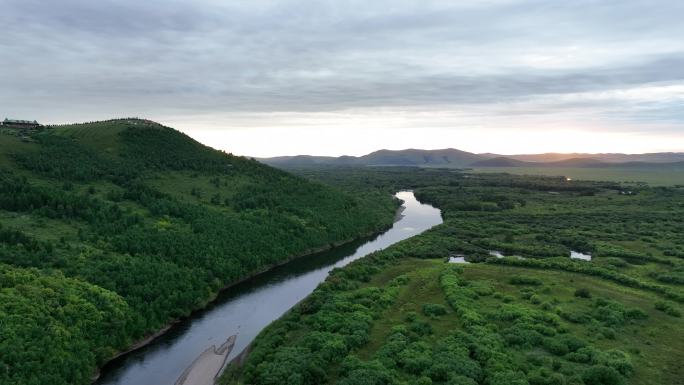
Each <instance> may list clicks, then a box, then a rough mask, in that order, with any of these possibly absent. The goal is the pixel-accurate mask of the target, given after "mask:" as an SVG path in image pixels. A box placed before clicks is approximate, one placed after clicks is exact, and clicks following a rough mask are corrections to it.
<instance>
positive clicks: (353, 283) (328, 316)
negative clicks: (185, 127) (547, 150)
mask: <svg viewBox="0 0 684 385" xmlns="http://www.w3.org/2000/svg"><path fill="white" fill-rule="evenodd" d="M334 171H335V172H330V169H327V170H315V169H307V170H302V171H301V173H303V174H305V175H307V176H308V177H309V178H313V179H318V180H324V181H326V182H327V183H330V184H334V185H339V186H345V188H347V189H349V190H358V191H363V190H375V189H379V190H383V189H387V190H392V189H395V188H414V192H415V194H416V196H417V197H418V198H419V199H420V200H421V201H423V202H429V203H432V204H433V205H435V206H437V207H439V208H440V209H442V213H443V217H444V223H443V224H441V225H439V226H436V227H434V228H433V229H431V230H428V231H427V232H425V233H423V234H421V235H418V236H415V237H413V238H410V239H408V240H405V241H402V242H400V243H398V244H396V245H394V246H392V247H390V248H388V249H386V250H384V251H381V252H378V253H374V254H372V255H371V256H368V257H366V258H364V259H362V260H359V261H357V262H354V263H352V264H350V265H349V266H347V267H344V268H341V269H336V270H334V271H333V272H332V274H331V276H330V277H328V279H327V280H326V282H325V283H324V284H322V285H321V286H319V288H318V289H317V290H316V291H314V293H313V294H312V295H311V296H310V297H309V298H308V299H307V300H305V301H303V302H302V303H301V304H299V305H298V306H297V307H295V308H294V309H293V310H292V311H290V312H289V313H288V314H287V315H286V316H284V317H283V318H282V319H280V320H279V321H277V322H275V323H273V324H272V325H271V326H269V328H267V329H265V330H264V332H262V333H261V335H260V336H259V337H258V338H257V339H256V340H255V342H254V344H253V348H252V351H251V353H250V354H249V356H248V357H247V359H246V361H245V363H244V365H242V366H233V367H231V369H230V370H228V371H227V372H226V375H225V376H224V378H223V379H222V381H223V383H225V384H254V385H276V384H285V383H286V384H292V385H313V384H317V385H318V384H343V385H389V384H401V385H403V384H406V385H408V384H421V385H429V384H435V385H436V384H440V385H512V384H513V385H551V384H553V385H564V384H576V385H583V384H584V385H602V384H603V385H620V384H654V385H656V384H681V383H682V378H684V371H683V369H682V368H683V367H682V365H681V362H682V360H683V359H684V350H683V349H682V348H683V347H684V334H682V330H684V320H683V318H682V313H683V311H684V309H683V304H684V237H683V236H682V234H684V221H682V218H684V189H683V188H681V187H649V186H647V185H643V184H638V185H637V184H634V185H625V184H618V183H604V182H582V181H568V180H566V179H565V178H551V177H521V176H512V175H505V174H484V175H480V174H462V173H459V172H455V171H453V170H426V169H400V168H387V169H360V168H340V169H336V170H334ZM450 262H451V263H450Z"/></svg>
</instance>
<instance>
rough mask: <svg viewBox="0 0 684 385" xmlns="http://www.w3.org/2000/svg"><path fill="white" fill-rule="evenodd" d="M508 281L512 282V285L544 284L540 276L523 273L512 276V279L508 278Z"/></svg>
mask: <svg viewBox="0 0 684 385" xmlns="http://www.w3.org/2000/svg"><path fill="white" fill-rule="evenodd" d="M508 283H510V284H511V285H532V286H540V285H542V284H543V282H542V281H541V279H539V278H534V277H526V276H523V275H520V276H517V277H512V278H511V279H509V280H508Z"/></svg>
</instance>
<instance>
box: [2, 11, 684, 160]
mask: <svg viewBox="0 0 684 385" xmlns="http://www.w3.org/2000/svg"><path fill="white" fill-rule="evenodd" d="M683 15H684V1H680V0H671V1H663V0H643V1H632V0H602V1H584V0H573V1H554V0H531V1H527V0H477V1H476V0H473V1H453V0H449V1H432V0H372V1H369V0H363V1H361V0H359V1H347V0H299V1H294V0H281V1H266V0H263V1H262V0H249V1H246V0H239V1H231V0H97V1H95V0H49V1H46V0H0V52H1V54H0V115H5V116H7V117H10V118H18V119H38V120H39V121H41V122H46V123H62V122H78V121H89V120H96V119H107V118H112V117H126V116H139V117H145V118H149V119H153V120H157V121H160V122H162V123H165V124H167V125H170V126H172V127H174V128H177V129H180V130H182V131H184V132H186V133H187V134H189V135H191V136H193V137H195V138H196V139H198V140H200V141H202V142H204V143H206V144H208V145H211V146H213V147H216V148H220V149H224V150H227V151H231V152H234V153H237V154H243V155H254V156H272V155H292V154H300V153H306V154H321V155H322V154H328V155H341V154H350V155H360V154H364V153H367V152H370V151H373V150H377V149H380V148H391V149H401V148H408V147H413V148H445V147H454V148H459V149H462V150H467V151H474V152H499V153H509V154H510V153H521V152H545V151H565V152H568V151H581V152H652V151H684V22H682V17H683Z"/></svg>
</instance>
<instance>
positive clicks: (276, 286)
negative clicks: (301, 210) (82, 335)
mask: <svg viewBox="0 0 684 385" xmlns="http://www.w3.org/2000/svg"><path fill="white" fill-rule="evenodd" d="M396 196H397V197H398V198H399V199H401V200H403V201H404V204H403V207H404V210H403V212H402V216H401V218H400V219H399V220H398V221H396V222H395V223H394V225H393V226H392V228H391V229H389V230H387V231H386V232H384V233H382V234H380V235H378V236H375V237H371V238H366V239H361V240H358V241H355V242H352V243H348V244H345V245H342V246H339V247H336V248H334V249H331V250H329V251H326V252H323V253H319V254H314V255H310V256H307V257H302V258H298V259H295V260H293V261H292V262H289V263H287V264H285V265H282V266H279V267H276V268H274V269H272V270H269V271H268V272H265V273H263V274H260V275H258V276H256V277H254V278H251V279H249V280H247V281H245V282H242V283H240V284H238V285H235V286H233V287H231V288H229V289H227V290H225V291H224V292H222V293H221V294H220V295H219V297H218V298H217V300H216V301H215V302H214V303H213V304H212V305H210V306H209V307H208V308H206V309H204V310H202V311H200V312H198V313H196V314H195V315H193V316H192V317H190V318H188V319H185V320H183V321H182V322H180V323H178V324H177V325H175V326H174V327H173V328H171V330H169V331H168V332H167V333H166V334H164V335H163V336H161V337H159V338H157V339H156V340H154V341H153V342H152V343H150V344H149V345H147V346H145V347H143V348H141V349H139V350H136V351H134V352H131V353H128V354H126V355H124V356H121V357H119V358H118V359H116V360H114V361H112V362H110V363H109V364H107V365H106V366H105V367H104V368H103V369H102V373H101V376H100V378H99V380H98V381H97V382H96V384H98V385H173V383H174V382H175V381H176V379H178V377H179V376H180V375H181V374H182V373H183V370H184V369H185V368H187V367H188V366H189V365H190V364H192V362H193V361H194V360H195V358H197V357H198V356H199V355H200V354H201V353H202V352H203V351H204V350H205V349H207V348H208V347H210V346H211V345H216V346H219V345H221V344H222V343H223V342H224V341H226V339H227V338H228V337H229V336H231V335H234V334H237V340H236V342H235V348H234V349H233V351H232V352H231V354H230V356H228V361H230V360H231V359H233V357H235V356H236V355H238V354H239V353H240V352H241V351H242V350H243V349H244V348H245V347H246V346H247V345H249V343H250V342H252V340H253V339H254V337H256V335H257V334H258V333H259V332H260V331H261V330H262V329H263V328H265V327H266V326H267V325H268V324H270V323H271V322H273V321H274V320H276V319H278V318H279V317H280V316H281V315H283V314H284V313H285V312H286V311H287V310H289V309H290V308H291V307H292V306H294V305H296V304H297V303H298V302H299V301H301V300H302V299H303V298H304V297H306V296H307V295H309V294H310V293H311V292H312V291H313V290H314V289H315V288H316V286H318V284H319V283H321V282H322V281H323V280H324V279H325V277H327V275H328V272H329V271H330V270H332V269H333V268H335V267H341V266H344V265H346V264H348V263H350V262H352V261H354V260H356V259H359V258H361V257H363V256H365V255H368V254H370V253H372V252H374V251H377V250H381V249H384V248H386V247H387V246H390V245H392V244H393V243H396V242H399V241H401V240H403V239H406V238H409V237H412V236H414V235H416V234H419V233H422V232H423V231H425V230H427V229H429V228H431V227H433V226H435V225H437V224H440V223H442V217H441V214H440V211H439V210H438V209H436V208H434V207H432V206H430V205H426V204H422V203H420V202H418V201H417V200H416V198H415V197H414V196H413V193H412V192H410V191H401V192H399V193H397V194H396Z"/></svg>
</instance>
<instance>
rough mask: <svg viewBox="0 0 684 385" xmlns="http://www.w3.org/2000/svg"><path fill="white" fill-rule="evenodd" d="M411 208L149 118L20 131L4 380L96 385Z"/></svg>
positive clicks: (0, 288)
mask: <svg viewBox="0 0 684 385" xmlns="http://www.w3.org/2000/svg"><path fill="white" fill-rule="evenodd" d="M397 207H398V202H396V201H395V200H394V199H393V198H392V196H391V195H390V194H385V193H381V192H374V191H371V190H368V191H366V192H362V193H358V194H349V193H345V192H341V191H340V190H338V189H336V188H334V187H328V186H326V185H324V184H321V183H318V182H311V181H308V180H306V179H304V178H302V177H297V176H294V175H291V174H289V173H286V172H284V171H280V170H276V169H273V168H271V167H268V166H265V165H262V164H260V163H258V162H256V161H254V160H252V159H247V158H243V157H238V156H233V155H231V154H226V153H223V152H219V151H216V150H213V149H210V148H208V147H205V146H203V145H201V144H199V143H197V142H195V141H194V140H192V139H190V138H189V137H187V136H185V135H183V134H182V133H180V132H178V131H175V130H173V129H171V128H168V127H164V126H161V125H159V124H156V123H153V122H149V121H145V120H138V119H121V120H112V121H106V122H96V123H88V124H78V125H66V126H56V127H47V128H43V129H41V130H38V131H37V132H31V133H29V134H27V133H21V132H19V131H18V130H17V131H16V132H14V131H12V130H5V131H3V132H2V134H1V135H0V383H2V384H16V385H29V384H35V385H45V384H51V385H59V384H87V383H89V382H90V380H91V377H92V376H93V374H94V373H95V372H96V369H97V367H98V366H100V365H101V364H103V363H104V362H105V361H107V360H108V359H110V358H111V357H113V356H114V355H115V354H116V353H117V352H119V351H122V350H125V349H126V348H127V347H129V346H130V345H132V344H133V343H134V342H136V341H137V340H140V339H142V338H144V337H145V336H147V335H149V334H150V333H152V332H154V331H156V330H158V329H160V328H161V327H163V326H165V325H167V324H169V322H171V321H173V320H174V319H176V318H179V317H184V316H187V315H189V314H190V313H191V312H192V311H193V310H195V309H198V308H201V307H203V306H205V305H206V304H207V303H208V302H209V301H211V300H212V299H213V298H214V297H215V296H216V294H217V292H218V291H219V290H220V289H221V288H223V287H225V286H226V285H229V284H231V283H233V282H235V281H237V280H240V279H242V278H245V277H246V276H249V275H250V274H254V273H256V272H259V271H261V270H263V269H266V268H268V267H269V266H272V265H274V264H278V263H282V262H284V261H286V260H288V259H289V258H292V257H296V256H299V255H303V254H306V253H310V252H312V251H314V250H317V249H321V248H325V247H329V246H330V245H332V244H336V243H339V242H343V241H347V240H350V239H353V238H356V237H359V236H362V235H366V234H369V233H372V232H375V231H378V230H380V229H383V228H385V227H388V226H390V225H391V223H392V221H393V218H394V212H395V210H396V208H397Z"/></svg>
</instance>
